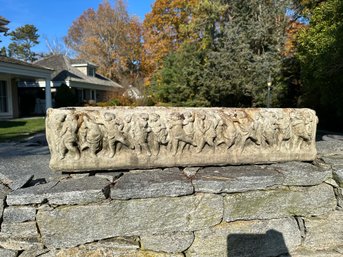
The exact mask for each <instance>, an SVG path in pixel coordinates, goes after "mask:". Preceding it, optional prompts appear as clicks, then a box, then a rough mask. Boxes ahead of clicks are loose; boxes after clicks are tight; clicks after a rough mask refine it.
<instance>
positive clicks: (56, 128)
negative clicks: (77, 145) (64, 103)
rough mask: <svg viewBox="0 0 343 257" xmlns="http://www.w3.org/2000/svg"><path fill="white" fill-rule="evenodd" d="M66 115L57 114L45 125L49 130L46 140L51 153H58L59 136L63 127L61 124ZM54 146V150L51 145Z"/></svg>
mask: <svg viewBox="0 0 343 257" xmlns="http://www.w3.org/2000/svg"><path fill="white" fill-rule="evenodd" d="M66 117H67V115H66V114H65V113H57V114H56V115H55V116H54V118H53V119H51V121H50V122H49V123H47V124H46V125H47V129H49V130H50V133H46V140H47V142H48V145H49V149H50V151H51V152H54V151H55V149H56V152H57V153H58V154H59V153H60V135H61V130H62V127H63V122H64V121H65V119H66ZM53 143H54V144H55V146H56V148H53V147H51V146H52V144H53Z"/></svg>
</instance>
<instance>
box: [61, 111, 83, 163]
mask: <svg viewBox="0 0 343 257" xmlns="http://www.w3.org/2000/svg"><path fill="white" fill-rule="evenodd" d="M63 119H64V118H62V120H63ZM62 120H61V121H62ZM77 130H78V124H77V117H76V116H75V115H73V114H69V115H67V116H66V117H65V120H64V121H63V125H62V128H61V130H60V134H59V138H60V145H59V153H60V159H61V160H62V159H64V158H65V156H66V154H67V153H68V152H69V153H71V154H72V155H74V159H75V160H78V159H80V151H79V149H78V147H77V135H76V133H77Z"/></svg>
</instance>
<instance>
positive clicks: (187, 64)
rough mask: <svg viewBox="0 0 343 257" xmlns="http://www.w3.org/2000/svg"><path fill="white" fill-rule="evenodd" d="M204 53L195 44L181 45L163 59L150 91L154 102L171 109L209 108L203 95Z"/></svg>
mask: <svg viewBox="0 0 343 257" xmlns="http://www.w3.org/2000/svg"><path fill="white" fill-rule="evenodd" d="M205 54H206V51H204V50H201V49H200V48H199V46H198V45H197V44H187V45H184V46H183V47H182V48H181V49H179V51H177V52H175V53H171V54H169V55H168V56H167V58H165V61H164V64H163V68H162V69H160V70H159V71H158V72H157V73H156V74H155V76H154V77H153V79H152V83H151V85H150V90H151V93H152V95H154V96H155V98H157V99H155V102H158V103H161V102H162V103H169V105H174V106H210V104H211V103H210V102H209V101H208V100H207V97H206V96H205V95H203V83H202V81H203V79H204V78H203V75H204V68H205V66H204V60H205Z"/></svg>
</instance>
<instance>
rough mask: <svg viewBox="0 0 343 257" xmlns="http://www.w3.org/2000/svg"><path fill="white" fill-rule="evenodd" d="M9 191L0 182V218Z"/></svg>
mask: <svg viewBox="0 0 343 257" xmlns="http://www.w3.org/2000/svg"><path fill="white" fill-rule="evenodd" d="M9 192H10V190H9V188H7V187H6V186H4V185H3V184H0V220H1V218H2V214H3V210H4V203H5V198H6V195H7V194H8V193H9Z"/></svg>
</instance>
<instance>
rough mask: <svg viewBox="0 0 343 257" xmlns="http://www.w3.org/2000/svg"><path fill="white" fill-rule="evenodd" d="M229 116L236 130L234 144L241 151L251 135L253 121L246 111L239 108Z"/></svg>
mask: <svg viewBox="0 0 343 257" xmlns="http://www.w3.org/2000/svg"><path fill="white" fill-rule="evenodd" d="M231 117H232V121H233V122H234V126H235V128H236V131H237V136H236V139H235V145H236V146H237V149H238V151H239V152H240V153H242V152H243V150H244V147H245V144H246V141H247V139H248V138H250V137H252V136H253V133H252V131H253V126H254V121H253V120H252V119H251V117H250V116H249V115H248V114H247V113H246V112H244V111H241V110H237V111H235V112H234V113H233V114H232V116H231Z"/></svg>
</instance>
